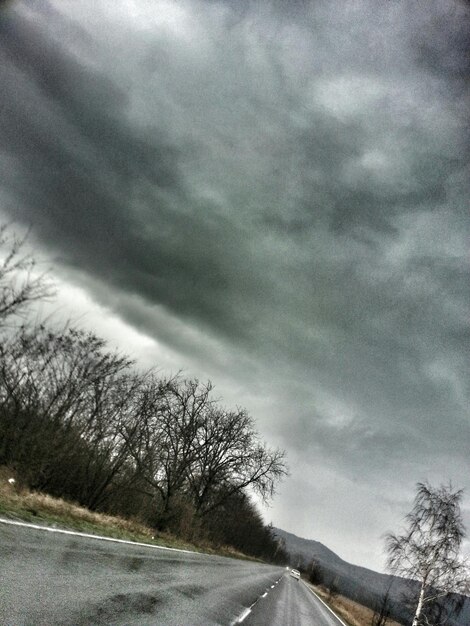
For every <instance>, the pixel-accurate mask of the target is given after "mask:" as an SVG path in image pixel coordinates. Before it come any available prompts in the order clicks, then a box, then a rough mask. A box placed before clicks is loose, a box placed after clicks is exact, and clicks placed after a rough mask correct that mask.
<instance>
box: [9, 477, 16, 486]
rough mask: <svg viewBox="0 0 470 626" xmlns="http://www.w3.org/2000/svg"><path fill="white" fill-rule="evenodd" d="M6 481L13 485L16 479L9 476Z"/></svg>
mask: <svg viewBox="0 0 470 626" xmlns="http://www.w3.org/2000/svg"><path fill="white" fill-rule="evenodd" d="M8 482H9V483H10V485H14V484H15V483H16V480H15V479H14V478H9V479H8Z"/></svg>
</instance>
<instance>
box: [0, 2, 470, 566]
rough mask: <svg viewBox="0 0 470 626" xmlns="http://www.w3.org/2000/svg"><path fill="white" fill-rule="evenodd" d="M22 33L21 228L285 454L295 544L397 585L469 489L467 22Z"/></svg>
mask: <svg viewBox="0 0 470 626" xmlns="http://www.w3.org/2000/svg"><path fill="white" fill-rule="evenodd" d="M287 6H288V7H289V9H288V10H287ZM0 11H1V12H0V84H1V92H0V142H1V149H0V167H1V171H2V177H1V181H0V202H1V205H0V211H1V212H2V213H3V214H4V215H5V216H8V217H9V218H10V219H14V220H15V221H16V222H17V223H19V224H23V225H28V226H31V227H32V233H33V234H34V237H35V238H36V239H37V242H38V246H39V247H40V249H41V250H42V251H45V252H46V253H47V254H49V255H50V256H51V258H53V259H54V267H55V269H56V271H57V272H58V274H59V275H60V276H61V280H64V281H65V282H67V281H68V282H70V284H71V285H74V284H75V285H80V286H81V288H83V289H84V290H85V291H86V292H88V294H89V295H90V296H91V298H92V300H93V301H94V302H95V303H96V306H100V305H101V306H105V307H107V310H108V311H109V313H110V315H115V316H118V317H120V318H121V319H122V321H123V322H125V323H126V324H127V325H128V327H129V328H132V327H133V328H135V329H138V330H139V331H140V332H142V333H143V334H145V335H148V336H150V337H154V338H155V340H157V341H160V342H163V343H164V344H165V345H166V346H168V347H169V348H170V349H172V350H173V351H174V352H175V354H177V355H180V356H181V366H182V367H183V366H185V364H186V363H188V362H189V361H188V359H190V362H191V363H192V365H191V366H190V367H193V370H192V371H191V372H190V373H191V374H193V375H202V376H204V375H210V376H211V378H212V379H213V381H214V382H215V384H216V386H219V385H220V388H221V389H222V390H223V393H224V396H225V397H226V399H227V400H228V401H232V400H234V401H236V402H238V403H239V404H241V405H246V406H247V407H248V408H249V410H250V411H251V412H252V413H253V414H254V416H255V417H256V418H257V420H258V424H259V428H260V430H261V431H262V433H263V436H265V437H266V439H268V440H270V441H273V442H274V443H277V444H279V445H282V446H284V447H285V448H286V449H287V451H288V454H289V459H290V465H291V477H290V478H289V479H288V480H287V481H286V483H285V484H284V487H283V488H281V491H280V493H279V495H278V496H277V499H276V500H275V503H274V505H273V507H272V509H271V510H269V511H268V512H267V515H268V516H269V517H272V520H273V522H274V524H275V525H279V526H282V527H284V528H285V529H286V530H289V531H292V532H295V533H297V534H301V535H303V536H308V537H310V538H314V539H318V540H320V541H324V542H325V543H327V544H328V545H329V546H330V547H331V548H333V549H336V550H337V551H339V552H340V554H341V555H342V556H343V557H344V558H350V559H352V560H355V561H356V562H361V563H362V564H364V565H372V566H375V567H380V563H381V556H380V534H381V533H383V532H384V531H386V530H387V529H388V528H389V526H390V525H393V524H396V523H397V521H398V520H399V519H400V516H401V515H402V514H403V513H404V512H406V510H407V508H408V505H409V500H410V498H411V496H412V493H413V488H414V483H415V482H416V481H417V480H422V479H425V478H429V479H430V480H433V481H437V482H442V481H447V480H450V479H451V480H453V481H454V482H455V484H457V485H458V486H463V487H466V488H467V489H469V488H470V482H469V476H470V472H469V469H470V467H469V458H470V455H469V451H470V422H469V415H468V406H469V405H470V403H469V388H468V381H469V380H470V371H469V370H470V368H469V359H468V354H469V347H470V346H469V340H470V332H469V325H468V323H469V319H468V311H469V305H470V281H469V276H468V274H469V260H468V236H469V234H470V233H469V231H470V226H469V219H468V198H469V197H470V194H469V192H470V189H469V178H470V177H469V151H468V147H469V144H468V119H469V113H470V111H469V98H468V96H469V94H468V78H469V70H470V67H469V56H468V53H469V48H468V36H467V35H468V32H469V26H470V23H469V22H470V10H469V8H468V4H466V3H463V2H458V1H457V0H448V1H446V2H437V1H433V0H429V1H428V2H427V3H426V4H425V5H424V4H423V3H421V2H418V1H411V2H398V1H391V2H376V1H372V0H370V1H366V0H363V1H355V2H346V3H344V2H339V1H338V2H332V1H328V2H327V1H319V2H308V1H306V0H305V1H302V2H301V1H298V2H294V3H285V2H282V3H281V2H275V1H274V0H273V1H272V2H268V1H267V0H266V2H261V1H260V2H249V1H245V2H230V1H229V0H226V1H225V2H224V1H222V0H219V1H211V2H209V1H202V0H200V1H198V0H185V1H182V2H178V3H174V2H168V1H163V0H154V1H152V2H147V1H145V0H136V1H133V2H131V1H130V0H128V1H126V0H121V1H119V2H115V3H113V5H112V7H111V5H110V4H109V3H107V2H105V1H104V0H103V1H99V2H97V1H96V0H95V1H94V2H91V0H90V1H89V2H88V1H85V2H81V3H79V4H77V3H75V2H72V1H71V0H69V1H64V0H61V1H60V2H59V1H50V2H46V1H44V0H41V1H40V2H39V1H34V0H29V1H26V0H24V1H21V2H16V3H10V4H7V5H6V6H4V8H2V9H0ZM116 340H117V341H119V338H118V337H116ZM146 358H147V359H148V358H149V356H148V354H147V355H146ZM156 365H158V363H157V364H156ZM364 511H367V512H368V514H367V515H365V514H364ZM466 515H467V519H468V521H469V522H470V519H469V518H470V510H469V509H468V494H467V509H466Z"/></svg>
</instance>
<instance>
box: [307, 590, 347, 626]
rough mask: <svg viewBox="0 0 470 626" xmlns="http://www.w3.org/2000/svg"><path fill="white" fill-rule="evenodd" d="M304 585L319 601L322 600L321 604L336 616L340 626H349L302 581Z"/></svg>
mask: <svg viewBox="0 0 470 626" xmlns="http://www.w3.org/2000/svg"><path fill="white" fill-rule="evenodd" d="M302 583H303V584H304V585H305V586H306V587H307V589H308V590H309V591H311V592H312V593H313V595H314V596H315V598H317V600H320V602H321V603H322V604H323V605H324V606H326V608H327V609H328V611H329V612H330V613H331V614H332V615H334V616H335V617H336V619H337V620H338V622H339V623H340V624H342V625H343V626H348V625H347V624H346V623H345V622H343V620H342V619H341V617H339V616H338V615H336V613H335V612H334V611H333V609H332V608H331V607H329V606H328V605H327V603H326V602H325V601H324V600H322V599H321V598H320V596H319V595H318V594H317V593H316V592H315V591H314V590H313V589H312V587H310V585H307V583H305V582H304V581H303V580H302Z"/></svg>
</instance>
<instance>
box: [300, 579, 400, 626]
mask: <svg viewBox="0 0 470 626" xmlns="http://www.w3.org/2000/svg"><path fill="white" fill-rule="evenodd" d="M310 586H311V587H312V588H313V589H314V590H315V593H317V594H318V595H319V596H320V597H321V599H322V600H323V601H324V602H325V603H326V604H328V606H329V607H331V609H332V610H333V611H334V612H335V613H336V614H337V615H339V617H341V619H342V620H343V621H344V622H345V624H348V625H349V626H370V625H371V624H372V618H373V616H374V612H373V611H372V610H371V609H369V608H367V607H366V606H363V605H362V604H358V603H357V602H354V601H353V600H350V599H349V598H345V597H344V596H341V595H338V596H334V597H332V598H330V597H329V595H328V592H327V591H326V590H325V589H324V588H322V587H313V585H310ZM387 626H401V624H399V623H398V622H395V621H394V620H391V619H390V620H388V621H387Z"/></svg>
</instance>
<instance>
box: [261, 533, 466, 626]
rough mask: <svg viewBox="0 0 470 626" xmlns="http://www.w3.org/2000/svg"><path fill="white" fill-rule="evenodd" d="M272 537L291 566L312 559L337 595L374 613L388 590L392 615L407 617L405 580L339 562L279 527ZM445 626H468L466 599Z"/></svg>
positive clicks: (310, 541)
mask: <svg viewBox="0 0 470 626" xmlns="http://www.w3.org/2000/svg"><path fill="white" fill-rule="evenodd" d="M273 532H274V534H275V535H276V536H277V537H279V539H281V540H282V541H283V542H284V544H285V548H286V550H287V551H288V552H289V554H290V555H291V565H292V566H295V567H297V566H298V567H300V568H302V569H305V570H307V571H308V569H309V565H310V564H311V562H312V560H314V561H315V562H316V563H317V564H318V565H320V566H321V568H322V569H323V570H324V571H325V572H326V575H327V577H328V578H329V579H330V580H335V581H336V583H337V585H338V588H339V591H340V593H341V594H343V595H345V596H347V597H348V598H351V600H356V601H357V602H359V603H360V604H363V605H364V606H368V607H369V608H371V609H373V610H375V608H376V607H377V606H378V604H379V602H380V601H381V599H382V598H383V596H384V595H385V593H386V592H387V590H388V589H390V591H389V595H390V600H391V603H392V616H393V617H394V618H395V619H396V620H397V621H401V622H402V623H404V624H407V623H409V621H410V616H409V612H408V611H407V609H406V606H405V604H404V598H406V597H407V596H409V594H410V591H412V585H413V583H411V585H410V582H409V581H406V580H405V579H403V578H399V577H397V576H391V575H389V574H380V573H379V572H374V571H373V570H370V569H367V568H365V567H360V566H358V565H352V564H351V563H348V562H347V561H344V560H343V559H341V558H340V557H339V556H338V555H337V554H335V553H334V552H333V551H332V550H330V549H329V548H327V547H326V546H325V545H323V544H322V543H320V542H319V541H314V540H313V539H303V538H302V537H297V535H294V534H292V533H288V532H286V531H285V530H281V529H280V528H273ZM447 624H448V626H469V624H470V599H469V598H467V599H466V602H465V605H464V608H463V610H462V612H461V613H460V615H459V617H458V618H456V619H454V620H451V621H448V622H447Z"/></svg>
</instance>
